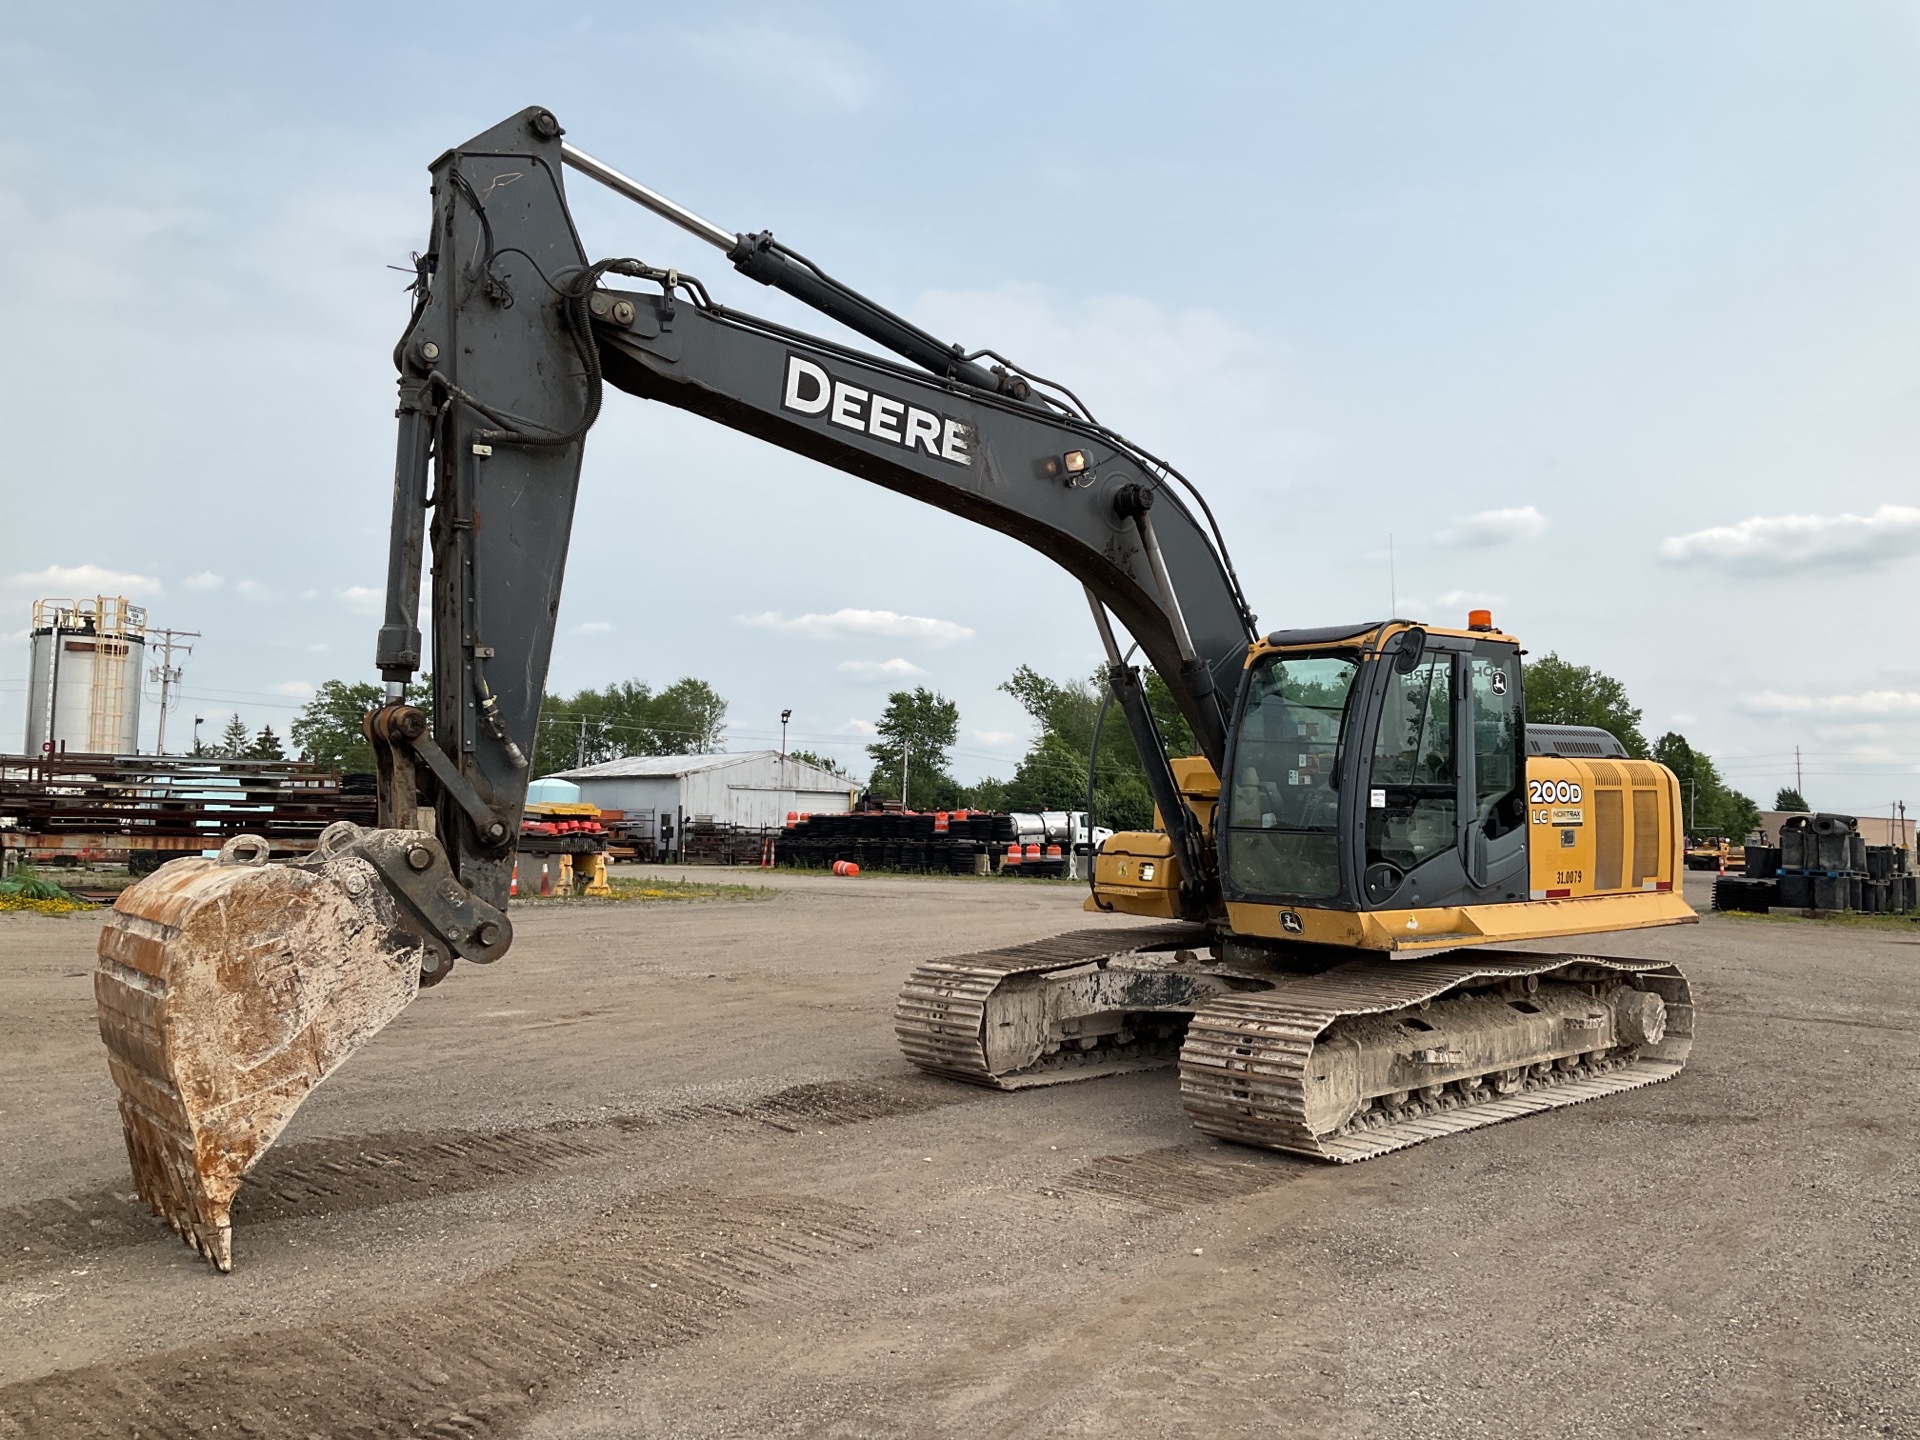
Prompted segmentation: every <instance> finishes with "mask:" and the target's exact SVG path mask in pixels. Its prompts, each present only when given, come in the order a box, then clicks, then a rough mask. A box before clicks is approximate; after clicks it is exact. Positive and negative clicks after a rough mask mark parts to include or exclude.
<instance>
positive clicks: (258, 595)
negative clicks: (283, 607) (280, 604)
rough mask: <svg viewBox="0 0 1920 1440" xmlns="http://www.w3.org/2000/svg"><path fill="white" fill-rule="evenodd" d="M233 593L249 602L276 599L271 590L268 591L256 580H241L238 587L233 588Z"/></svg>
mask: <svg viewBox="0 0 1920 1440" xmlns="http://www.w3.org/2000/svg"><path fill="white" fill-rule="evenodd" d="M233 593H234V594H236V595H241V596H244V597H246V598H247V599H249V600H273V599H277V598H278V597H277V596H275V594H274V592H273V591H272V590H269V589H268V588H267V587H266V586H265V585H262V584H261V583H260V582H259V581H258V580H242V581H241V582H240V583H239V584H238V585H235V586H234V587H233Z"/></svg>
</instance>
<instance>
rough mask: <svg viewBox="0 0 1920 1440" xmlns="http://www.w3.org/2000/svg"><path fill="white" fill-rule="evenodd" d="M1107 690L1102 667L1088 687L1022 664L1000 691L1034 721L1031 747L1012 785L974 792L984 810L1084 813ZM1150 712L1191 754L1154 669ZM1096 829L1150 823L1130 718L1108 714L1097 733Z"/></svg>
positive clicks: (1179, 750)
mask: <svg viewBox="0 0 1920 1440" xmlns="http://www.w3.org/2000/svg"><path fill="white" fill-rule="evenodd" d="M1106 687H1107V674H1106V670H1105V669H1104V667H1103V668H1102V669H1100V670H1097V671H1095V672H1094V674H1093V675H1092V676H1091V677H1089V678H1088V679H1085V680H1068V681H1057V680H1051V679H1048V678H1047V677H1046V676H1044V675H1041V674H1039V673H1038V672H1037V671H1035V670H1033V669H1032V668H1031V667H1030V666H1026V665H1022V666H1021V667H1020V668H1019V669H1018V670H1016V671H1015V672H1014V673H1013V675H1012V677H1011V678H1009V679H1008V680H1007V681H1006V683H1005V684H1003V685H1002V686H1001V687H1000V688H1001V689H1002V690H1004V691H1006V692H1007V693H1008V694H1009V695H1011V696H1013V698H1014V699H1016V700H1018V701H1019V702H1020V706H1021V708H1022V709H1023V710H1025V711H1026V712H1027V714H1028V715H1029V716H1030V717H1031V718H1032V720H1033V725H1034V740H1033V744H1032V746H1031V747H1030V748H1029V749H1028V751H1027V754H1026V756H1025V757H1024V758H1023V759H1022V760H1021V762H1020V764H1019V765H1018V767H1016V768H1015V770H1014V773H1013V778H1012V779H1011V780H1007V781H999V780H986V781H982V782H981V783H980V784H979V785H977V786H975V787H974V796H975V803H977V804H978V805H979V806H980V807H981V808H982V809H1011V810H1079V809H1083V808H1084V807H1085V806H1086V803H1087V762H1088V759H1089V756H1090V754H1091V752H1092V747H1093V734H1094V728H1095V726H1096V725H1097V724H1099V721H1100V705H1101V700H1102V698H1103V696H1104V694H1105V691H1106ZM1146 689H1147V706H1148V708H1149V709H1150V710H1151V711H1152V712H1153V716H1154V723H1155V724H1156V725H1157V726H1158V727H1159V730H1160V736H1161V740H1162V742H1163V743H1164V744H1165V745H1166V747H1167V751H1168V753H1169V754H1172V755H1190V754H1192V753H1194V748H1195V747H1194V744H1193V732H1192V730H1191V729H1190V728H1189V727H1188V725H1187V722H1186V720H1185V718H1184V717H1183V716H1182V715H1181V714H1180V709H1179V706H1178V705H1177V704H1175V702H1174V698H1173V692H1172V691H1171V690H1170V689H1168V687H1167V685H1166V682H1165V681H1163V680H1162V679H1161V678H1160V676H1159V675H1158V674H1157V673H1155V672H1154V671H1152V670H1149V671H1148V672H1147V674H1146ZM1093 808H1094V816H1095V820H1096V822H1097V823H1099V824H1102V825H1111V826H1113V827H1114V828H1115V829H1145V828H1146V827H1147V826H1149V825H1150V824H1152V823H1153V797H1152V793H1151V792H1150V791H1149V790H1148V789H1147V777H1146V770H1145V767H1144V766H1142V764H1141V763H1140V756H1139V752H1138V751H1136V750H1135V749H1134V746H1133V737H1132V734H1131V732H1130V731H1129V730H1128V729H1127V723H1126V718H1125V716H1123V715H1122V714H1121V713H1120V709H1119V707H1118V706H1117V705H1109V706H1108V707H1107V716H1106V722H1105V724H1104V725H1103V726H1101V728H1100V753H1099V772H1098V774H1097V776H1096V777H1095V784H1094V805H1093Z"/></svg>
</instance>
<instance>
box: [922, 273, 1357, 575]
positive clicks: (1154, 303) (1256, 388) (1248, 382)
mask: <svg viewBox="0 0 1920 1440" xmlns="http://www.w3.org/2000/svg"><path fill="white" fill-rule="evenodd" d="M908 313H909V314H910V316H911V317H912V318H913V319H914V320H915V321H916V322H917V323H919V324H921V325H924V326H925V327H926V328H927V329H929V330H931V331H932V332H933V333H934V334H936V335H941V336H945V337H948V338H951V339H953V340H956V341H962V342H966V343H980V342H981V341H983V340H986V339H988V338H990V339H991V341H992V343H993V345H994V347H995V349H997V350H999V351H1000V352H1001V353H1003V354H1005V355H1007V356H1009V357H1011V358H1012V359H1013V360H1014V361H1016V362H1018V363H1019V364H1021V365H1024V366H1029V367H1031V368H1032V370H1033V371H1034V372H1035V373H1037V374H1040V375H1048V376H1057V377H1060V378H1061V380H1062V381H1063V382H1064V383H1065V384H1067V385H1069V386H1071V387H1072V389H1073V392H1074V393H1075V394H1076V395H1078V396H1079V397H1080V399H1081V400H1082V401H1084V402H1085V403H1086V405H1087V406H1088V407H1089V408H1090V409H1091V410H1092V411H1093V413H1094V414H1095V415H1096V416H1097V417H1098V418H1099V419H1100V420H1102V421H1104V422H1105V423H1107V424H1109V425H1114V426H1117V427H1118V428H1119V429H1120V430H1121V431H1122V432H1124V433H1125V434H1127V435H1129V436H1131V437H1133V438H1134V439H1135V440H1137V441H1138V442H1139V443H1140V444H1142V445H1145V446H1146V447H1147V448H1148V449H1150V450H1154V451H1156V452H1158V453H1160V454H1163V455H1166V456H1168V457H1169V458H1170V459H1173V460H1174V461H1175V463H1177V464H1179V465H1180V467H1181V468H1182V469H1183V470H1185V471H1186V473H1188V474H1189V475H1192V476H1193V477H1195V479H1196V481H1198V482H1199V483H1200V484H1201V485H1202V486H1203V488H1207V489H1209V490H1211V489H1212V486H1211V485H1209V483H1208V482H1207V481H1206V480H1205V479H1204V478H1203V477H1205V476H1208V475H1217V476H1222V477H1224V476H1226V475H1229V474H1231V475H1234V476H1235V477H1236V480H1235V482H1234V483H1235V484H1236V485H1246V486H1250V487H1256V488H1257V490H1258V492H1259V493H1261V494H1263V495H1271V494H1274V493H1276V492H1278V491H1281V490H1285V489H1288V488H1291V487H1292V486H1293V485H1294V484H1296V483H1297V481H1298V479H1299V477H1300V476H1301V475H1302V474H1304V473H1306V472H1309V471H1311V469H1312V468H1313V463H1314V462H1317V461H1318V460H1320V459H1321V458H1323V457H1325V456H1327V455H1328V454H1330V453H1331V451H1332V449H1333V447H1332V446H1331V444H1330V443H1329V442H1328V441H1327V440H1326V439H1325V438H1323V437H1321V436H1320V435H1317V434H1315V433H1313V432H1312V431H1310V430H1308V429H1306V428H1305V427H1304V425H1303V423H1302V422H1301V421H1300V420H1299V419H1297V418H1296V417H1297V416H1298V415H1300V414H1301V413H1302V405H1301V403H1300V401H1299V399H1298V398H1296V397H1297V396H1298V394H1299V393H1300V391H1301V389H1302V388H1303V387H1302V386H1301V385H1299V384H1298V383H1297V382H1296V381H1295V380H1294V379H1293V377H1292V375H1291V373H1290V367H1291V365H1292V364H1293V359H1292V356H1291V353H1290V352H1289V350H1288V347H1287V344H1286V340H1285V337H1284V336H1276V335H1275V334H1274V333H1273V331H1272V330H1271V328H1270V327H1262V326H1259V325H1254V326H1251V327H1249V326H1246V325H1242V324H1240V323H1239V322H1238V321H1237V320H1236V319H1234V318H1232V316H1231V314H1230V313H1222V312H1221V311H1218V310H1212V309H1206V308H1203V307H1201V306H1198V305H1191V304H1188V305H1183V306H1181V307H1180V308H1174V307H1173V306H1169V305H1165V304H1162V303H1160V302H1159V301H1158V300H1155V299H1149V298H1147V297H1145V296H1142V295H1126V294H1119V295H1112V294H1110V295H1095V296H1090V297H1087V298H1085V299H1076V300H1068V299H1065V298H1063V297H1061V296H1059V295H1057V294H1056V293H1055V292H1053V291H1051V290H1049V289H1047V288H1046V287H1044V286H1039V285H1031V284H1012V285H1004V286H1002V287H1000V288H999V289H996V290H928V291H926V292H924V293H922V294H921V295H919V296H918V297H916V299H915V301H914V303H913V305H912V307H911V308H910V310H909V312H908ZM976 337H978V338H977V339H976ZM1256 477H1257V478H1256ZM1214 483H1215V484H1217V483H1219V482H1214ZM1214 503H1215V504H1216V505H1217V504H1219V503H1221V501H1220V499H1219V498H1218V497H1217V496H1216V498H1215V499H1214ZM1251 540H1252V537H1251V536H1248V537H1247V538H1245V539H1242V540H1241V541H1240V542H1239V543H1241V544H1248V543H1251ZM1228 542H1229V543H1230V544H1231V543H1233V534H1232V532H1231V531H1230V532H1229V534H1228Z"/></svg>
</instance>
